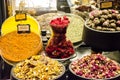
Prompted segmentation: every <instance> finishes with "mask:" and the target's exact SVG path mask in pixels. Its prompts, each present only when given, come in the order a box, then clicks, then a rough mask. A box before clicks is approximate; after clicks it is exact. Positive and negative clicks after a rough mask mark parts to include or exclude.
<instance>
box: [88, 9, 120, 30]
mask: <svg viewBox="0 0 120 80" xmlns="http://www.w3.org/2000/svg"><path fill="white" fill-rule="evenodd" d="M89 16H90V18H89V20H88V22H87V25H88V26H89V27H91V28H94V29H96V30H100V31H101V30H102V31H119V27H120V13H119V12H118V11H117V10H112V9H108V10H94V11H92V12H91V13H90V15H89ZM92 23H93V24H94V27H93V26H92V25H93V24H92ZM98 26H99V27H98Z"/></svg>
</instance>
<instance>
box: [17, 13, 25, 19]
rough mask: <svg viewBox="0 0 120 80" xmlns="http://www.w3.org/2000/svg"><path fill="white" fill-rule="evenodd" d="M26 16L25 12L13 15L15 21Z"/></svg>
mask: <svg viewBox="0 0 120 80" xmlns="http://www.w3.org/2000/svg"><path fill="white" fill-rule="evenodd" d="M26 19H27V16H26V14H25V13H18V14H16V15H15V20H16V21H22V20H26Z"/></svg>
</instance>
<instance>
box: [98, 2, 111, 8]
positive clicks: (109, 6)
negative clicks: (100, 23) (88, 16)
mask: <svg viewBox="0 0 120 80" xmlns="http://www.w3.org/2000/svg"><path fill="white" fill-rule="evenodd" d="M100 8H101V9H107V8H113V2H112V1H109V2H101V3H100Z"/></svg>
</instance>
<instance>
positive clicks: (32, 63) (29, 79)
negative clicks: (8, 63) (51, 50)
mask: <svg viewBox="0 0 120 80" xmlns="http://www.w3.org/2000/svg"><path fill="white" fill-rule="evenodd" d="M64 71H65V70H64V67H63V65H62V64H61V63H59V62H58V61H56V60H53V59H50V58H49V57H46V56H43V55H36V56H32V57H31V58H30V59H27V60H25V61H23V62H20V63H18V64H17V65H16V66H15V67H14V68H13V70H12V72H13V75H14V76H13V77H16V78H18V79H21V80H55V79H56V78H57V77H59V76H60V75H61V74H62V73H63V72H64Z"/></svg>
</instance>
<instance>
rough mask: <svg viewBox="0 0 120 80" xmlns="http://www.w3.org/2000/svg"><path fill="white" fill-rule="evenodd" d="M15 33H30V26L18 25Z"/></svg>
mask: <svg viewBox="0 0 120 80" xmlns="http://www.w3.org/2000/svg"><path fill="white" fill-rule="evenodd" d="M17 32H18V33H30V24H18V25H17Z"/></svg>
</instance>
